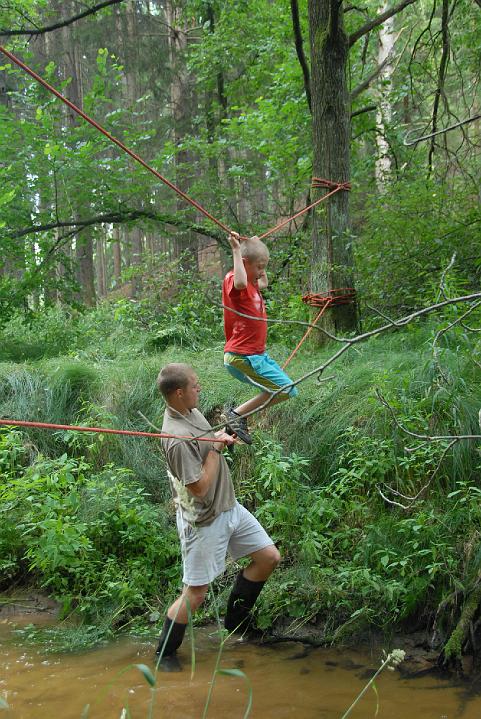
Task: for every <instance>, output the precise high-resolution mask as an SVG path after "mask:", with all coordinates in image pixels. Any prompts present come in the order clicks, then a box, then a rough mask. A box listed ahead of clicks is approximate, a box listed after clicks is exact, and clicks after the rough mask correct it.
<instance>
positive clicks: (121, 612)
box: [0, 432, 178, 625]
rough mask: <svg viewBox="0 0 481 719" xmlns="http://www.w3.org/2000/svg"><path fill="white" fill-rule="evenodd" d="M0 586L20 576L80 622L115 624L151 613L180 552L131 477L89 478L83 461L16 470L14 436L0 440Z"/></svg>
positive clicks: (112, 472) (111, 473) (110, 471)
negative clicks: (105, 620) (81, 619)
mask: <svg viewBox="0 0 481 719" xmlns="http://www.w3.org/2000/svg"><path fill="white" fill-rule="evenodd" d="M0 441H1V444H0V461H1V462H2V463H3V465H5V464H6V462H7V460H6V455H7V454H8V453H9V452H10V450H11V448H12V446H13V447H14V450H15V452H16V453H17V460H18V461H17V460H16V461H14V462H13V464H12V461H11V460H10V465H9V467H8V468H7V470H6V471H3V472H2V474H1V477H0V512H1V514H2V522H1V523H0V550H1V554H0V569H1V574H0V584H5V583H6V582H7V581H8V580H9V579H10V578H11V577H12V576H15V575H16V574H17V575H18V574H19V573H24V574H25V573H26V572H28V573H29V574H30V575H31V576H35V577H37V580H38V581H39V583H40V585H41V586H43V587H46V588H48V590H49V591H50V592H52V594H53V595H54V596H55V597H57V598H58V599H59V600H61V601H62V604H63V611H64V614H67V613H70V612H71V611H72V610H75V611H76V612H78V613H80V614H81V615H82V616H84V617H85V618H86V619H87V620H89V621H92V620H95V619H96V618H97V619H99V618H101V617H103V616H105V615H106V614H107V615H108V617H109V621H110V623H111V624H112V625H118V624H120V623H121V622H122V621H125V620H126V619H127V618H128V617H130V616H133V615H134V614H135V613H139V612H145V611H147V610H150V608H151V604H150V602H152V601H153V600H154V598H155V596H156V595H157V593H158V590H159V585H161V584H162V583H163V584H164V585H167V584H168V583H169V582H170V581H171V580H172V579H174V578H177V574H178V548H177V544H178V543H177V539H176V537H175V533H174V531H173V530H172V529H171V528H170V527H169V526H168V524H167V517H166V515H165V512H164V511H163V510H162V509H161V508H160V507H158V506H155V505H152V504H151V503H150V502H149V501H148V495H147V494H146V492H145V490H144V489H142V488H141V487H139V486H138V485H137V484H136V483H135V482H134V481H133V479H132V476H131V473H130V472H128V471H127V470H122V469H119V468H116V469H114V468H113V467H112V466H110V467H106V468H105V469H104V471H103V472H101V473H100V474H92V473H90V467H89V465H88V464H86V463H85V462H83V461H82V460H75V459H71V458H68V457H67V456H66V455H63V456H61V457H59V458H58V459H55V460H49V459H45V458H42V457H38V458H37V460H36V461H35V463H34V464H32V465H31V466H30V467H27V468H24V467H23V466H22V464H21V462H20V460H21V458H22V456H23V455H22V450H21V448H20V447H21V446H20V443H19V440H18V436H17V433H13V439H12V435H11V433H8V432H2V433H1V434H0Z"/></svg>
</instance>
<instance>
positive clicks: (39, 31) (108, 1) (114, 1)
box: [0, 0, 124, 37]
mask: <svg viewBox="0 0 481 719" xmlns="http://www.w3.org/2000/svg"><path fill="white" fill-rule="evenodd" d="M123 1H124V0H104V2H101V3H99V4H98V5H94V6H93V7H90V8H88V9H87V10H84V11H83V12H81V13H79V14H78V15H73V16H72V17H69V18H67V19H66V20H62V22H57V23H55V24H54V25H47V26H45V27H39V28H35V29H33V30H2V29H0V36H3V37H7V36H8V37H11V36H13V35H15V36H17V35H29V36H30V37H32V36H34V35H43V34H44V33H46V32H52V30H58V29H59V28H61V27H66V26H67V25H72V24H73V23H75V22H77V21H78V20H82V18H84V17H87V16H88V15H94V14H95V13H97V12H99V11H100V10H103V9H104V8H106V7H109V6H110V5H119V4H120V3H121V2H123Z"/></svg>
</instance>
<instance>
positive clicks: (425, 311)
mask: <svg viewBox="0 0 481 719" xmlns="http://www.w3.org/2000/svg"><path fill="white" fill-rule="evenodd" d="M480 300H481V292H473V293H472V294H470V295H462V296H460V297H453V298H452V299H449V300H444V301H443V302H437V303H436V304H434V305H430V306H429V307H423V308H422V309H420V310H416V311H415V312H411V313H410V314H408V315H405V316H404V317H401V318H400V319H398V320H395V321H394V320H389V322H388V324H386V325H383V326H382V327H377V328H376V329H373V330H370V331H369V332H364V333H362V334H360V335H355V336H354V337H338V336H337V335H333V334H332V333H331V332H329V331H328V330H326V329H325V328H324V327H321V326H319V325H315V324H312V323H310V322H302V321H300V320H276V319H267V320H266V319H265V318H264V317H254V315H247V314H245V313H244V312H238V311H237V310H234V309H232V307H227V306H226V305H222V307H223V309H225V310H228V311H229V312H233V313H234V314H235V315H238V316H239V317H246V318H248V319H251V320H256V321H257V322H267V323H269V324H271V323H278V324H294V325H303V326H305V327H313V328H314V329H316V330H318V332H322V334H323V335H325V336H326V337H329V339H331V340H334V341H335V342H340V343H341V344H342V347H340V348H339V349H338V350H337V351H336V352H334V353H333V354H332V355H331V357H329V359H327V360H326V361H325V362H323V364H321V365H319V367H315V368H314V369H312V370H310V371H309V372H306V374H304V375H302V377H299V379H296V380H295V381H293V382H289V383H288V384H285V385H283V386H282V387H279V389H277V390H276V391H275V392H273V393H272V394H271V395H270V397H269V398H268V399H267V400H266V401H265V402H264V403H263V404H261V405H260V406H259V407H257V408H256V409H253V410H251V411H250V412H246V413H245V414H244V415H243V416H244V417H250V415H253V414H257V413H258V412H260V411H261V410H263V409H265V408H266V407H268V406H269V405H270V404H271V403H272V401H273V400H274V399H275V398H276V397H277V396H278V395H279V394H281V393H286V392H288V391H289V390H290V389H291V387H295V386H296V385H298V384H301V382H304V381H305V380H306V379H309V378H310V377H312V376H313V375H316V374H317V375H318V377H320V375H321V374H322V373H323V372H324V371H325V370H326V369H327V367H329V366H330V365H331V364H333V363H334V362H335V361H336V360H337V359H339V357H341V356H342V355H343V354H344V352H347V350H349V349H350V348H351V347H353V346H354V345H356V344H359V342H364V341H365V340H367V339H369V338H370V337H374V336H375V335H379V334H382V333H383V332H387V331H388V330H392V329H395V328H400V327H404V326H405V325H407V324H409V323H410V322H413V321H414V320H416V319H418V318H419V317H425V316H426V315H429V314H431V313H433V312H437V311H438V310H440V309H443V308H444V307H448V306H449V305H455V304H459V303H462V302H475V301H480ZM224 424H225V423H224ZM224 424H222V423H220V424H219V425H216V426H215V427H213V428H212V429H213V430H217V429H221V428H222V427H223V426H224ZM408 434H411V435H412V436H413V437H417V438H419V439H428V440H429V441H431V440H433V441H439V440H447V441H451V440H452V439H454V438H455V437H456V441H457V439H458V438H459V439H478V438H479V437H478V435H454V436H453V435H448V436H438V437H427V436H426V435H416V434H415V433H413V432H408ZM193 439H196V438H195V437H193Z"/></svg>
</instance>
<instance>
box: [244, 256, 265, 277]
mask: <svg viewBox="0 0 481 719" xmlns="http://www.w3.org/2000/svg"><path fill="white" fill-rule="evenodd" d="M268 262H269V256H268V255H262V256H260V257H257V258H256V259H255V260H249V259H248V258H247V257H245V258H244V267H245V268H246V275H247V279H248V280H249V282H257V280H258V279H260V278H261V277H262V276H263V274H264V272H265V271H266V267H267V264H268Z"/></svg>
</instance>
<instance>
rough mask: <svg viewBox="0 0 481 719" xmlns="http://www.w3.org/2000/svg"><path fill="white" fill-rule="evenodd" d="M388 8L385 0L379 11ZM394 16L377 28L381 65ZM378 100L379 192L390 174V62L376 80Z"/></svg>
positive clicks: (391, 40) (391, 35) (389, 44)
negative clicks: (388, 138)
mask: <svg viewBox="0 0 481 719" xmlns="http://www.w3.org/2000/svg"><path fill="white" fill-rule="evenodd" d="M387 9H388V2H387V0H386V1H385V2H384V3H383V5H382V7H381V8H380V10H379V12H380V13H384V12H385V11H386V10H387ZM394 39H395V37H394V16H393V17H391V18H389V19H388V20H385V21H384V23H383V24H382V25H381V26H380V28H379V47H378V54H377V61H378V65H381V64H382V63H383V62H384V61H385V60H386V58H387V57H389V55H390V54H391V53H392V50H393V47H394ZM378 88H379V89H378V94H379V101H378V104H377V110H376V128H377V132H376V145H377V153H378V154H377V158H376V164H375V175H376V184H377V188H378V190H379V192H384V190H385V184H386V180H389V178H390V176H391V169H392V163H391V155H390V152H389V145H388V142H387V140H386V134H387V133H386V128H387V127H389V125H390V124H391V119H392V107H391V99H390V92H391V88H392V64H391V63H390V62H388V63H387V64H386V65H385V66H384V68H383V70H382V71H381V73H380V75H379V80H378Z"/></svg>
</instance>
